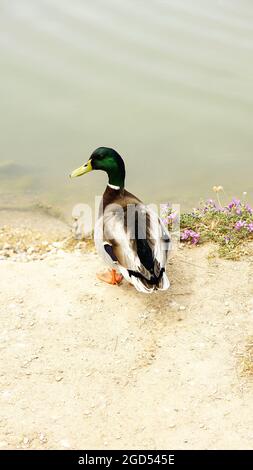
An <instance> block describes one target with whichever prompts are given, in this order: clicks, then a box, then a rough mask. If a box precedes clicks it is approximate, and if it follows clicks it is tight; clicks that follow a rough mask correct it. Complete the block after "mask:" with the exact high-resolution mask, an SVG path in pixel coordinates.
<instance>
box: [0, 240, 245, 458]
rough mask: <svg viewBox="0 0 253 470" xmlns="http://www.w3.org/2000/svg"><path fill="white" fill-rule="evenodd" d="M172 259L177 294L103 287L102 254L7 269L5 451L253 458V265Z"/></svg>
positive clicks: (3, 297) (7, 263) (1, 276)
mask: <svg viewBox="0 0 253 470" xmlns="http://www.w3.org/2000/svg"><path fill="white" fill-rule="evenodd" d="M211 249H212V247H208V246H204V247H198V248H193V249H188V248H184V249H182V250H179V251H178V252H177V253H174V254H173V255H172V258H171V260H170V263H169V266H168V270H169V277H170V279H171V281H172V285H171V289H170V290H169V291H167V292H165V293H157V294H153V295H148V296H146V295H143V294H140V293H138V292H136V291H135V290H134V289H133V288H132V287H131V286H129V285H128V284H127V283H125V282H124V283H123V284H122V286H120V287H114V286H107V285H105V284H101V283H100V282H99V281H97V280H96V277H95V273H96V271H97V270H101V268H103V265H102V264H101V261H100V259H99V258H98V256H97V255H96V254H95V253H92V252H90V253H82V252H79V251H75V252H73V253H66V252H64V251H63V250H60V251H59V252H54V253H49V254H48V255H47V256H46V257H45V258H44V259H41V260H35V261H31V262H27V263H24V262H18V261H14V260H13V259H12V257H10V258H9V259H6V260H1V261H0V339H1V341H0V349H1V362H0V448H1V449H6V448H14V449H17V448H23V449H33V448H35V449H56V448H57V449H67V448H73V449H91V448H93V449H94V448H95V449H100V448H101V449H103V448H107V449H117V448H120V449H126V448H130V449H136V448H141V449H146V448H147V449H168V448H169V449H179V448H180V449H192V448H194V449H196V448H198V449H221V448H225V449H236V448H238V449H252V448H253V382H252V380H251V378H250V377H249V376H245V375H243V374H242V373H241V360H242V357H243V354H244V350H245V347H246V345H247V343H248V341H249V338H250V336H252V335H253V282H252V277H253V259H252V258H248V259H247V260H243V261H240V262H229V261H223V260H221V259H217V258H214V259H211V260H209V259H208V253H209V252H210V250H211Z"/></svg>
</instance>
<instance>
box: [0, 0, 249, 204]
mask: <svg viewBox="0 0 253 470" xmlns="http://www.w3.org/2000/svg"><path fill="white" fill-rule="evenodd" d="M0 83H1V87H0V102H1V112H0V126H1V134H0V142H1V144H0V148H1V153H0V159H1V164H0V193H1V194H2V196H3V195H4V194H5V197H6V194H7V193H8V194H9V193H13V192H18V194H20V198H21V197H22V194H23V192H26V193H27V192H28V194H33V193H38V194H41V195H42V197H43V198H45V199H48V200H49V201H51V202H55V203H57V204H58V205H61V206H64V207H68V206H70V205H71V204H72V203H74V202H80V201H84V202H86V201H89V200H91V199H92V198H93V196H94V195H95V194H98V193H100V192H101V191H102V190H103V188H104V185H105V181H106V178H105V175H103V174H99V173H98V172H96V173H94V174H90V175H87V176H85V177H83V178H80V179H79V180H75V181H70V180H69V179H68V174H69V172H70V170H72V169H73V168H75V167H76V166H79V165H80V164H81V163H82V162H84V161H86V160H87V159H88V157H89V155H90V153H91V152H92V151H93V149H94V148H96V147H98V146H100V145H105V146H111V147H114V148H116V149H117V150H118V151H119V153H121V154H122V156H123V157H124V159H125V162H126V166H127V187H128V188H129V189H130V190H132V191H134V192H136V193H137V195H139V196H140V197H142V198H143V199H145V200H147V201H150V200H153V201H162V200H173V201H174V202H179V203H181V204H182V205H183V206H184V207H186V206H187V207H188V206H190V205H192V204H194V205H195V204H196V203H197V201H198V200H199V198H201V197H203V198H205V197H208V196H210V195H212V190H211V188H212V186H213V185H215V184H216V185H219V184H222V185H223V186H224V188H225V189H226V191H227V193H228V195H229V196H232V195H238V196H240V194H241V193H242V192H243V191H248V193H249V195H250V196H249V199H251V200H252V198H253V178H252V174H253V158H252V153H253V132H252V125H253V92H252V90H253V86H252V83H253V3H252V1H251V0H219V1H218V0H213V1H212V2H210V1H209V0H208V1H207V0H138V1H136V0H85V2H84V1H83V0H72V1H71V2H70V1H68V0H26V1H25V0H12V1H9V0H8V1H7V0H6V1H5V0H0ZM8 197H10V198H11V195H10V196H8Z"/></svg>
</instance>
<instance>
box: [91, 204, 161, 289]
mask: <svg viewBox="0 0 253 470" xmlns="http://www.w3.org/2000/svg"><path fill="white" fill-rule="evenodd" d="M131 196H132V195H131ZM96 236H98V233H97V234H96ZM100 238H102V244H103V247H104V251H105V254H106V257H107V258H108V257H109V259H110V261H111V262H112V263H113V264H114V265H117V267H118V269H119V271H120V272H121V273H122V274H123V276H124V277H125V278H126V279H127V280H128V281H129V282H131V283H132V284H133V285H134V286H135V287H136V289H137V290H139V291H142V292H152V291H153V290H155V289H161V290H163V289H167V288H168V287H169V281H168V278H167V276H166V273H165V268H166V261H167V256H168V250H169V246H170V237H169V234H168V232H167V230H166V229H165V227H164V225H163V223H162V221H161V220H160V218H159V217H158V215H157V214H156V213H155V212H154V211H152V210H151V209H150V208H149V207H148V206H145V205H144V204H142V203H141V202H140V201H139V200H138V199H134V198H130V197H129V198H126V199H124V201H123V202H122V201H121V203H120V204H118V203H117V201H116V203H112V204H109V205H107V207H106V208H105V210H104V213H103V223H102V224H101V232H100ZM100 246H101V240H100Z"/></svg>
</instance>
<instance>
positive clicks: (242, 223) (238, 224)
mask: <svg viewBox="0 0 253 470" xmlns="http://www.w3.org/2000/svg"><path fill="white" fill-rule="evenodd" d="M246 225H247V224H246V222H245V221H244V220H238V222H236V224H235V230H241V228H243V227H245V226H246Z"/></svg>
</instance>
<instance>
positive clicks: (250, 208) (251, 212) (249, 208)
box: [245, 203, 253, 215]
mask: <svg viewBox="0 0 253 470" xmlns="http://www.w3.org/2000/svg"><path fill="white" fill-rule="evenodd" d="M245 209H246V211H248V213H249V214H251V215H252V214H253V209H252V207H250V205H249V204H248V203H247V204H245Z"/></svg>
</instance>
